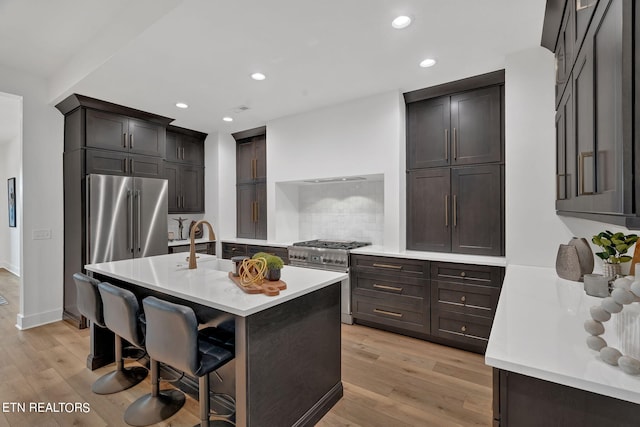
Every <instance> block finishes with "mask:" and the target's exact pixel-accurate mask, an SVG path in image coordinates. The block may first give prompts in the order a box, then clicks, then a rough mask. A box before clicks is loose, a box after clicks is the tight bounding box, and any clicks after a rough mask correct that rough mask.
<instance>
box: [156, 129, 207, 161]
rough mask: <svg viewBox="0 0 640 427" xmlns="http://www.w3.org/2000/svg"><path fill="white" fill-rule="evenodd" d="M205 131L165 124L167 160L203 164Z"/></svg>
mask: <svg viewBox="0 0 640 427" xmlns="http://www.w3.org/2000/svg"><path fill="white" fill-rule="evenodd" d="M206 137H207V134H206V133H202V132H197V131H193V130H190V129H184V128H179V127H177V126H167V150H166V152H167V161H168V162H175V163H189V164H192V165H198V166H204V141H205V139H206Z"/></svg>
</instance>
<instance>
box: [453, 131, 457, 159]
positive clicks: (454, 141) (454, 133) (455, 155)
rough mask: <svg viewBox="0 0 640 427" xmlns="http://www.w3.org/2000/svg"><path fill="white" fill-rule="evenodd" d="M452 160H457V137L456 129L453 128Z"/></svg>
mask: <svg viewBox="0 0 640 427" xmlns="http://www.w3.org/2000/svg"><path fill="white" fill-rule="evenodd" d="M453 160H458V135H457V132H456V128H453Z"/></svg>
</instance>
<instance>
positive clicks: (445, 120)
mask: <svg viewBox="0 0 640 427" xmlns="http://www.w3.org/2000/svg"><path fill="white" fill-rule="evenodd" d="M405 102H406V104H407V248H408V249H414V250H422V251H436V252H456V253H465V254H474V255H504V71H497V72H493V73H489V74H484V75H481V76H477V77H472V78H469V79H465V80H460V81H457V82H452V83H447V84H445V85H441V86H436V87H433V88H427V89H421V90H417V91H414V92H408V93H405Z"/></svg>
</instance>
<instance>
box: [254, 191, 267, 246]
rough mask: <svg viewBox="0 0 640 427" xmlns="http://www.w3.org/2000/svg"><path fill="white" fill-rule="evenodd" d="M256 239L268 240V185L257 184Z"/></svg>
mask: <svg viewBox="0 0 640 427" xmlns="http://www.w3.org/2000/svg"><path fill="white" fill-rule="evenodd" d="M255 201H256V207H255V209H256V213H255V222H256V234H255V238H256V239H263V240H266V238H267V184H265V183H258V184H256V198H255Z"/></svg>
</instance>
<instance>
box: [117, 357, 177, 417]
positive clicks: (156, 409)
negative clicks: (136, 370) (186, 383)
mask: <svg viewBox="0 0 640 427" xmlns="http://www.w3.org/2000/svg"><path fill="white" fill-rule="evenodd" d="M150 364H151V393H150V394H145V395H144V396H142V397H140V398H138V400H136V401H135V402H133V403H132V404H131V405H129V407H128V408H127V410H126V411H125V413H124V421H125V422H126V423H127V424H129V425H131V426H148V425H151V424H156V423H159V422H161V421H164V420H166V419H167V418H170V417H172V416H173V415H174V414H175V413H176V412H178V411H179V410H180V408H182V406H183V405H184V402H185V397H184V393H183V392H181V391H180V390H174V389H171V390H160V367H159V363H158V361H157V360H153V359H151V361H150Z"/></svg>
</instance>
